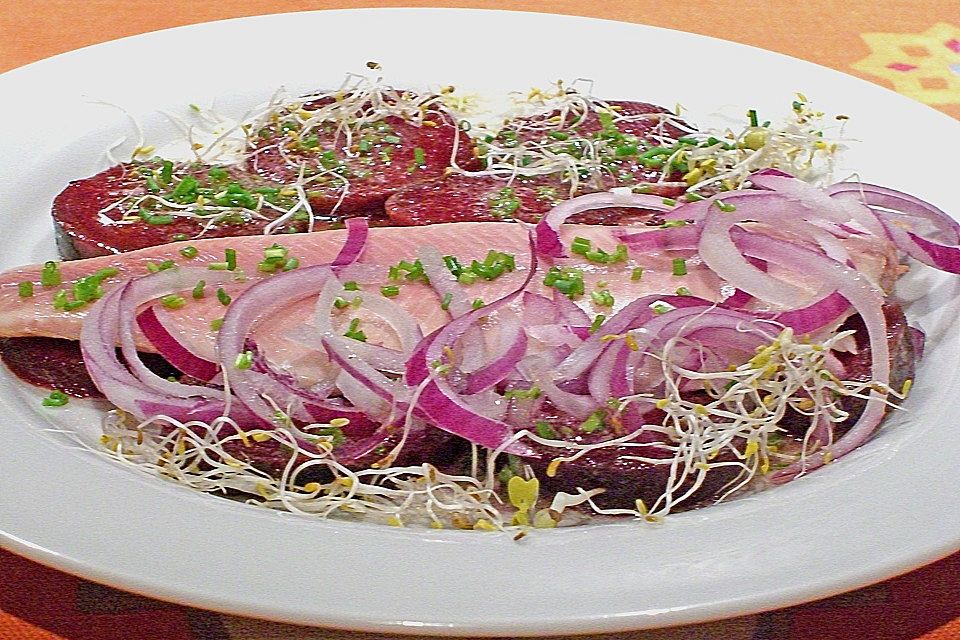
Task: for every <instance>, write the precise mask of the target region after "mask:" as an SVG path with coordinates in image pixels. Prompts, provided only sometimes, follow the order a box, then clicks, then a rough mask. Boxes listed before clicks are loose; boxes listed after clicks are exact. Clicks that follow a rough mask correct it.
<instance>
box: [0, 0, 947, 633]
mask: <svg viewBox="0 0 960 640" xmlns="http://www.w3.org/2000/svg"><path fill="white" fill-rule="evenodd" d="M383 12H404V13H418V12H430V13H436V14H462V13H498V14H523V15H533V16H537V15H543V16H549V17H551V18H563V19H566V20H570V21H596V22H601V23H610V24H616V25H630V26H632V27H636V28H639V29H651V30H657V31H663V32H671V33H673V34H682V36H683V37H694V38H698V39H704V40H709V41H713V42H716V43H722V44H723V45H724V46H733V47H737V48H748V49H753V50H755V51H759V52H763V54H764V55H771V54H772V55H773V56H777V57H779V58H782V59H788V60H792V61H797V62H801V63H803V64H804V65H810V66H812V67H816V68H819V69H822V70H826V71H829V72H830V73H833V74H839V75H842V76H844V77H845V78H846V79H847V80H849V79H854V80H857V81H859V82H861V83H863V84H865V85H867V86H870V87H873V88H878V89H882V90H884V91H887V92H888V93H889V94H891V95H894V96H897V97H898V98H902V99H904V100H907V99H906V98H904V97H903V96H900V95H899V94H896V93H895V92H893V91H890V90H889V89H886V88H884V87H879V86H877V85H874V84H873V83H870V82H868V81H866V80H863V79H862V78H857V77H855V76H850V75H848V74H844V73H842V72H840V71H837V70H835V69H831V68H828V67H824V66H822V65H818V64H816V63H812V62H808V61H804V60H799V59H796V58H792V57H790V56H787V55H785V54H782V53H778V52H773V51H768V50H765V49H761V48H759V47H755V46H752V45H745V44H742V43H738V42H733V41H727V40H722V39H719V38H714V37H711V36H705V35H701V34H695V33H689V32H685V31H680V30H676V29H669V28H664V27H656V26H650V25H642V24H639V23H624V22H619V21H615V20H610V19H605V18H591V17H583V16H572V15H567V14H549V13H540V12H526V11H510V10H490V9H446V8H363V9H328V10H316V11H305V12H284V13H274V14H266V15H264V16H249V17H238V18H228V19H224V20H216V21H211V22H205V23H197V24H191V25H184V26H179V27H173V28H169V29H162V30H155V31H150V32H146V33H144V34H136V35H131V36H126V37H124V38H119V39H116V40H112V41H108V42H103V43H96V44H92V45H88V46H85V47H83V48H81V49H77V50H73V51H68V52H64V53H61V54H58V55H56V56H53V57H50V58H47V59H44V60H40V61H36V62H33V63H30V64H28V65H24V66H22V67H18V68H15V69H12V70H9V71H7V72H5V73H4V74H2V75H0V84H2V83H4V82H5V81H6V80H7V79H8V77H10V76H11V75H14V74H21V73H29V72H31V70H32V69H35V68H37V67H38V66H41V65H55V64H57V63H58V61H59V60H61V59H64V58H69V57H74V56H77V57H82V56H84V55H86V52H88V51H89V50H91V49H95V48H109V47H111V46H115V45H116V43H119V42H125V41H131V40H138V39H142V38H143V37H144V36H157V34H160V36H159V37H163V34H165V33H168V32H183V31H187V30H193V29H198V28H207V27H209V26H210V25H223V24H225V23H232V22H249V21H255V20H258V19H262V18H275V17H283V16H285V17H291V16H294V17H295V16H301V15H308V14H329V13H342V14H356V13H383ZM924 106H926V105H924ZM928 110H929V112H932V113H936V114H938V115H940V116H942V117H943V118H946V119H947V121H949V122H951V123H953V124H954V125H956V122H955V121H954V119H952V118H950V117H949V116H947V115H946V114H943V113H941V112H938V111H936V110H934V109H932V108H929V107H928ZM450 533H456V532H450ZM467 535H470V534H467ZM0 543H2V546H3V547H5V548H10V549H11V550H13V551H14V552H16V553H18V554H19V555H22V556H24V557H27V558H29V559H31V560H35V561H38V562H40V563H41V564H44V565H46V566H50V567H52V568H55V569H58V570H63V571H66V572H68V573H71V574H73V575H77V576H78V577H81V578H85V579H90V580H94V581H97V582H101V583H103V584H108V585H111V586H119V587H120V588H123V589H125V590H128V591H133V592H135V593H142V594H144V595H148V596H149V597H154V598H159V599H162V600H168V601H171V602H177V603H178V604H183V605H186V606H194V607H196V606H200V607H202V608H209V609H213V610H217V611H221V612H224V613H230V614H232V615H241V616H247V617H251V616H252V617H258V618H262V619H265V620H274V621H278V622H291V619H290V618H289V617H285V616H284V617H277V616H275V615H273V614H271V612H270V611H266V610H265V611H250V610H245V611H239V610H237V609H236V608H235V607H233V606H232V605H230V604H229V602H227V601H226V600H224V599H223V598H219V599H218V598H216V597H210V596H204V597H203V598H202V599H201V600H198V599H197V597H196V595H193V596H190V598H189V599H188V597H187V594H186V593H184V594H183V596H180V595H178V594H179V593H180V592H179V590H178V589H177V588H172V589H167V590H165V591H161V590H158V589H157V587H156V586H150V585H149V584H147V582H144V583H143V585H144V586H143V587H141V586H140V585H138V584H134V583H130V582H121V581H117V580H116V579H115V577H116V575H114V576H111V575H109V574H110V571H109V570H108V571H103V572H101V571H95V572H91V571H90V567H84V566H82V563H80V562H79V561H77V560H75V559H74V558H72V557H68V556H64V555H62V554H59V553H57V552H56V551H55V550H52V549H46V548H43V547H37V546H36V545H32V544H31V543H29V542H28V541H25V540H20V539H18V538H15V537H13V536H12V535H11V534H9V533H8V532H6V531H3V530H0ZM958 546H960V537H958V539H957V541H954V542H951V541H949V540H946V541H943V542H942V543H941V545H939V547H938V548H937V549H936V551H934V552H932V553H933V555H931V550H930V549H925V550H923V551H921V550H915V551H914V552H913V553H912V554H909V555H905V556H903V557H901V558H900V560H899V562H897V563H895V564H894V565H891V564H890V563H885V564H883V563H881V564H883V566H884V568H883V569H879V568H877V569H875V570H874V571H872V572H866V574H865V575H861V576H859V577H850V578H848V579H847V580H846V581H841V582H840V583H837V584H836V588H835V589H833V590H831V591H830V592H824V591H823V589H822V587H818V586H815V585H809V586H807V587H806V588H802V587H794V588H785V589H783V590H782V592H781V593H780V594H779V595H778V596H777V597H776V598H774V599H773V600H772V601H770V603H768V604H759V603H757V602H756V598H750V597H748V596H744V597H743V598H742V600H745V601H753V602H754V603H755V605H756V606H755V607H752V608H743V607H732V606H731V604H732V603H731V601H726V602H717V603H713V604H711V605H705V606H703V607H701V612H702V614H703V616H702V617H693V618H690V617H684V614H682V613H678V614H671V612H666V613H663V614H660V616H659V618H658V622H657V623H656V624H652V625H646V624H644V625H641V626H638V625H637V620H638V619H640V620H642V619H644V618H643V617H642V616H635V617H630V616H623V617H619V618H616V619H614V623H615V624H613V625H611V619H610V618H609V617H602V618H598V619H594V618H589V617H588V618H584V619H567V620H565V621H564V622H563V623H558V624H559V625H560V626H558V627H552V628H551V629H550V630H549V632H550V633H554V632H556V631H563V632H566V631H571V632H572V631H576V632H579V633H587V632H610V631H625V630H632V629H638V628H653V627H660V626H674V625H679V624H689V623H693V622H704V621H709V620H717V619H721V618H726V617H728V616H730V615H731V613H730V609H731V608H735V609H737V613H736V614H735V615H748V614H752V613H756V612H758V611H764V610H769V609H771V608H780V607H784V606H790V605H793V604H798V603H800V602H806V601H810V600H814V599H820V598H824V597H829V596H830V595H834V594H836V593H842V592H844V591H848V590H850V589H855V588H858V587H861V586H864V585H867V584H872V583H875V582H877V581H880V580H885V579H888V578H890V577H893V576H895V575H900V574H902V573H905V572H907V571H910V570H912V569H915V568H917V567H919V566H922V565H923V564H926V563H928V562H933V561H936V560H938V559H940V558H943V557H946V556H948V555H950V553H952V552H954V551H956V549H957V547H958ZM191 600H192V601H191ZM198 602H200V604H198ZM272 611H273V612H274V613H275V610H272ZM325 615H327V616H328V615H329V614H325ZM295 622H296V621H295ZM601 622H602V625H601V624H600V623H601ZM300 623H301V624H302V622H300ZM311 624H322V625H324V626H331V625H333V626H338V627H340V628H346V629H354V630H365V631H389V632H392V633H418V634H424V633H427V634H435V633H436V634H446V633H452V632H458V633H462V632H470V633H482V634H489V635H502V634H507V633H517V632H520V633H523V634H524V635H527V634H531V635H539V634H540V633H543V631H542V630H541V631H537V630H534V629H530V628H524V627H523V625H522V624H521V625H520V626H517V624H518V622H517V621H513V622H507V623H504V624H505V625H506V626H505V627H504V628H502V629H499V630H498V629H494V628H493V627H494V626H496V625H493V626H489V627H477V628H473V627H469V626H460V625H454V626H449V625H440V626H436V627H430V626H426V627H424V626H405V625H404V624H403V623H394V624H389V623H388V621H386V620H381V621H379V622H372V623H370V624H368V623H367V621H363V620H355V619H346V618H344V619H342V620H336V619H335V620H332V621H331V620H329V619H328V620H325V621H324V622H322V623H320V622H314V623H311ZM597 625H599V626H597ZM491 631H492V633H491Z"/></svg>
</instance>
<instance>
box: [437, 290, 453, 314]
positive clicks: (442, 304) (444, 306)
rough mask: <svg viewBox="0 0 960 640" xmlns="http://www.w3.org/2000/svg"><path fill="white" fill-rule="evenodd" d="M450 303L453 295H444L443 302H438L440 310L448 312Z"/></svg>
mask: <svg viewBox="0 0 960 640" xmlns="http://www.w3.org/2000/svg"><path fill="white" fill-rule="evenodd" d="M451 302H453V294H452V293H445V294H444V295H443V300H441V301H440V308H441V309H443V310H444V311H447V310H449V309H450V303H451Z"/></svg>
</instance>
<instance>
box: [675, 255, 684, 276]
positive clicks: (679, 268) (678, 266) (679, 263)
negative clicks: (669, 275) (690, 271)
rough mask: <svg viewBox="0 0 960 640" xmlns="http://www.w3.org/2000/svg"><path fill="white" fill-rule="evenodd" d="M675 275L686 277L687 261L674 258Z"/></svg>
mask: <svg viewBox="0 0 960 640" xmlns="http://www.w3.org/2000/svg"><path fill="white" fill-rule="evenodd" d="M673 275H675V276H685V275H687V261H686V260H684V259H683V258H674V259H673Z"/></svg>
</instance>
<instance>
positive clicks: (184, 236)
mask: <svg viewBox="0 0 960 640" xmlns="http://www.w3.org/2000/svg"><path fill="white" fill-rule="evenodd" d="M189 237H190V236H188V235H187V234H185V233H175V234H173V235H172V236H170V240H171V242H181V241H183V240H187V239H188V238H189Z"/></svg>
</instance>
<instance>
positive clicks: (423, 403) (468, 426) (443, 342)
mask: <svg viewBox="0 0 960 640" xmlns="http://www.w3.org/2000/svg"><path fill="white" fill-rule="evenodd" d="M530 254H531V257H530V268H529V270H528V272H527V276H526V278H525V279H524V281H523V283H522V284H521V285H520V287H518V288H517V289H515V290H514V291H512V292H510V293H508V294H507V295H505V296H503V297H502V298H500V299H499V300H496V301H494V302H492V303H490V304H488V305H486V306H485V307H482V308H480V309H474V310H471V311H470V312H469V313H466V314H464V315H463V316H461V317H459V318H456V319H454V320H453V321H451V322H450V323H449V324H447V325H446V326H444V327H442V328H441V329H439V330H438V331H436V332H435V333H433V334H431V335H429V336H427V337H426V338H424V339H423V341H422V342H421V344H420V346H418V347H417V349H416V351H415V352H414V354H413V356H412V357H411V358H410V360H409V361H408V362H407V374H406V378H407V384H408V385H411V386H415V387H418V388H419V390H420V395H419V397H418V399H417V407H418V408H419V409H421V410H423V412H424V413H425V414H426V415H427V416H428V417H429V418H430V420H431V423H432V424H434V425H435V426H437V427H439V428H441V429H443V430H445V431H448V432H450V433H453V434H455V435H458V436H460V437H462V438H465V439H466V440H468V441H470V442H473V443H475V444H479V445H481V446H484V447H489V448H491V449H495V448H497V447H499V446H501V445H503V444H504V442H506V441H507V440H509V438H510V437H511V436H512V435H513V428H512V427H511V426H510V425H508V424H506V423H505V422H503V421H501V420H497V419H493V418H490V417H488V416H485V415H482V414H480V413H478V412H476V411H475V410H474V409H473V408H471V407H470V406H469V405H468V404H467V403H466V402H464V400H463V399H462V398H461V397H460V396H459V394H457V393H456V391H455V390H454V389H453V388H452V387H451V386H450V383H449V381H448V380H446V379H445V378H444V377H443V376H440V375H437V374H436V373H433V372H431V367H432V365H433V363H434V362H441V363H442V362H444V361H446V359H447V356H446V354H445V348H453V345H454V344H455V343H456V342H457V341H458V340H459V339H461V338H462V337H463V335H464V334H465V333H466V332H467V330H468V329H469V328H470V327H471V326H473V325H474V324H475V323H476V322H478V321H479V320H480V319H481V318H483V317H486V316H488V315H491V314H493V313H494V312H496V311H498V310H499V309H502V308H504V307H506V306H507V305H509V304H510V303H511V302H513V300H515V299H516V298H517V297H518V296H519V295H520V294H522V293H523V291H524V289H526V287H527V285H529V284H530V282H531V280H532V279H533V276H534V274H535V273H536V271H537V259H536V254H535V249H534V239H533V237H532V236H531V238H530ZM505 450H506V451H507V452H509V453H515V454H517V455H535V454H534V452H533V450H532V449H530V447H528V446H527V445H525V444H523V443H519V442H514V443H512V444H511V445H509V446H508V447H507V448H506V449H505Z"/></svg>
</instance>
